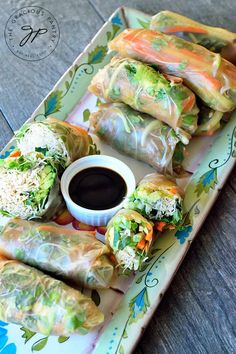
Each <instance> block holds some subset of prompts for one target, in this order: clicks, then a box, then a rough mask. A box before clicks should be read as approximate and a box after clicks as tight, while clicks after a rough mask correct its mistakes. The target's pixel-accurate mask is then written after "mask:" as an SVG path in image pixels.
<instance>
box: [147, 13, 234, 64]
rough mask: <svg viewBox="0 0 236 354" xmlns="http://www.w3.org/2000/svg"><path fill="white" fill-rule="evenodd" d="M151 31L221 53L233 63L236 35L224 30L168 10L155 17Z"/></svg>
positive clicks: (151, 24) (151, 23)
mask: <svg viewBox="0 0 236 354" xmlns="http://www.w3.org/2000/svg"><path fill="white" fill-rule="evenodd" d="M150 29H152V30H154V31H160V32H163V33H166V34H171V35H175V36H177V37H180V38H182V39H185V40H186V41H189V42H193V43H196V44H199V45H202V46H203V47H205V48H207V49H209V50H211V51H212V52H216V53H221V55H222V56H223V58H225V59H227V60H229V61H231V55H230V52H232V54H233V53H234V52H235V49H234V51H233V46H235V41H236V33H232V32H230V31H228V30H226V29H224V28H219V27H211V26H206V25H204V24H202V23H199V22H197V21H194V20H192V19H190V18H188V17H185V16H183V15H180V14H178V13H175V12H171V11H167V10H166V11H161V12H159V13H158V14H156V15H155V16H153V17H152V19H151V22H150ZM232 59H233V58H232ZM232 62H234V63H235V62H236V59H235V58H234V60H233V61H232Z"/></svg>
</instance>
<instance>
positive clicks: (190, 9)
mask: <svg viewBox="0 0 236 354" xmlns="http://www.w3.org/2000/svg"><path fill="white" fill-rule="evenodd" d="M0 5H1V12H0V33H1V36H0V58H1V65H0V124H1V133H0V146H1V147H3V146H4V144H5V143H6V142H7V141H8V140H9V138H10V137H11V136H12V134H13V131H14V130H16V129H18V128H19V127H20V126H21V125H22V123H23V122H24V121H25V120H26V119H27V118H28V117H29V116H30V115H31V113H32V112H33V111H34V110H35V108H36V107H37V106H38V104H39V103H40V102H41V101H42V99H43V98H44V97H45V95H46V94H47V93H48V91H49V90H51V89H52V87H53V85H54V84H55V83H56V81H57V80H58V79H59V78H60V77H61V75H62V74H63V73H64V72H65V70H66V69H67V68H68V66H70V65H71V63H72V62H73V60H74V59H75V58H76V57H77V56H78V54H79V53H80V52H81V51H82V49H83V48H84V47H85V46H86V45H87V44H88V42H89V41H90V40H91V38H92V37H93V36H94V35H95V33H96V32H97V30H98V29H99V28H100V27H101V26H102V24H103V23H104V21H105V20H106V19H107V18H108V17H109V16H110V15H111V13H112V12H113V11H114V10H115V9H116V8H117V7H118V6H121V5H126V6H129V7H134V8H137V9H139V10H143V11H145V12H147V13H150V14H154V13H156V12H158V11H160V10H164V9H169V10H173V11H177V12H181V13H183V14H185V15H188V16H191V17H193V18H194V19H196V20H202V21H203V22H206V23H208V24H211V25H215V26H225V27H228V28H229V29H231V30H232V31H235V32H236V11H235V10H236V3H235V0H224V1H223V0H215V1H214V0H207V1H206V0H198V1H195V0H179V1H173V0H146V1H144V0H129V1H119V0H108V1H104V0H88V1H87V0H68V1H63V0H51V1H46V0H38V1H37V2H32V1H31V2H30V1H26V0H20V1H17V0H5V1H4V0H0ZM29 5H37V6H42V7H44V8H46V9H47V10H49V11H50V12H51V13H52V14H53V15H54V16H55V17H56V19H57V21H58V23H59V27H60V41H59V44H58V46H57V48H56V50H55V51H54V52H53V53H52V54H51V55H49V56H48V57H47V58H45V59H43V60H40V61H37V62H30V61H24V60H21V59H19V58H17V57H16V56H14V55H13V54H12V53H11V51H10V50H9V49H8V47H7V45H6V43H5V40H4V36H3V32H4V27H5V25H6V22H7V20H8V18H9V16H10V15H11V14H12V13H13V12H14V11H15V10H16V9H19V8H21V7H24V6H29ZM235 192H236V169H235V170H234V171H233V172H232V174H231V176H230V177H229V179H228V181H227V183H226V184H225V186H224V188H223V189H222V192H221V194H220V196H219V198H218V200H217V201H216V203H215V205H214V206H213V208H212V210H211V212H210V214H209V216H208V217H207V219H206V221H205V223H204V225H203V226H202V228H201V230H200V231H199V234H198V236H197V238H196V240H195V241H194V242H193V244H192V246H191V249H190V250H189V252H188V254H187V256H186V257H185V260H184V262H183V263H182V265H181V267H180V269H179V271H178V273H177V275H176V276H175V278H174V280H173V282H172V284H171V286H170V287H169V289H168V290H167V292H166V294H165V296H164V298H163V300H162V302H161V304H160V306H159V308H158V309H157V311H156V313H155V315H154V317H153V319H152V320H151V322H150V324H149V326H148V327H147V329H146V331H145V333H144V335H143V337H142V339H141V340H140V342H139V344H138V346H137V348H136V350H135V353H137V354H141V353H143V354H155V353H158V354H162V353H168V354H171V353H174V354H187V353H196V354H200V353H212V354H218V353H219V354H221V353H236V339H235V332H234V330H235V325H236V300H235V293H236V291H235V290H236V289H235V285H236V282H235V274H236V272H235V248H236V247H235V236H236V231H235V230H236V222H235V213H236V202H235ZM66 354H70V353H66ZM78 354H79V352H78ZM101 354H104V353H101Z"/></svg>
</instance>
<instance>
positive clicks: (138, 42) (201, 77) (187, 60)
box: [109, 29, 236, 112]
mask: <svg viewBox="0 0 236 354" xmlns="http://www.w3.org/2000/svg"><path fill="white" fill-rule="evenodd" d="M109 48H110V49H111V50H115V51H117V52H118V53H119V54H120V55H122V56H124V57H126V56H129V57H131V58H134V59H137V60H141V61H144V62H147V63H150V64H154V65H157V66H158V68H159V69H160V70H161V71H162V72H163V73H166V74H170V75H176V76H179V77H180V78H182V79H183V80H184V83H185V84H186V85H187V86H188V87H189V88H190V89H192V90H193V91H194V92H195V93H196V94H197V95H198V96H199V97H200V98H201V99H202V101H204V102H205V104H206V105H207V106H209V107H211V108H212V109H214V110H216V111H220V112H228V111H232V110H233V109H234V108H235V107H236V67H235V66H234V65H233V64H232V63H230V62H228V61H227V60H225V59H223V58H221V56H220V54H216V53H213V52H211V51H209V50H208V49H206V48H204V47H202V46H199V45H197V44H194V43H189V42H187V41H185V40H184V39H181V38H178V37H176V36H169V35H166V34H164V33H161V32H155V31H152V30H149V29H126V30H125V31H123V32H122V33H120V34H119V35H118V36H117V37H116V38H114V39H113V40H112V41H111V42H110V43H109Z"/></svg>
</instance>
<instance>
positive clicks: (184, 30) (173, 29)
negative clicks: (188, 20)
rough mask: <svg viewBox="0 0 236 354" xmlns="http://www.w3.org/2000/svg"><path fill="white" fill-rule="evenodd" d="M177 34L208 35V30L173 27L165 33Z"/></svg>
mask: <svg viewBox="0 0 236 354" xmlns="http://www.w3.org/2000/svg"><path fill="white" fill-rule="evenodd" d="M176 32H192V33H208V32H207V30H205V29H203V28H196V27H191V26H173V27H169V28H166V29H165V33H176Z"/></svg>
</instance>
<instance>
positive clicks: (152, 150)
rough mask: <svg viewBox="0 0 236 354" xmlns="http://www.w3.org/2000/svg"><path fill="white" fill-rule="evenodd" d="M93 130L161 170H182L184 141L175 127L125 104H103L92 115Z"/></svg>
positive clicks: (114, 144) (116, 146)
mask: <svg viewBox="0 0 236 354" xmlns="http://www.w3.org/2000/svg"><path fill="white" fill-rule="evenodd" d="M90 123H91V127H92V128H93V132H94V133H95V134H96V135H98V136H99V138H100V139H102V140H104V141H106V142H107V143H109V144H110V145H111V146H113V147H114V148H116V149H117V150H119V151H120V152H123V153H125V154H127V155H129V156H131V157H133V158H135V159H137V160H141V161H144V162H146V163H148V164H149V165H151V166H152V167H154V168H155V169H156V170H157V171H159V172H161V173H167V174H173V172H176V173H178V172H179V171H180V170H181V163H182V160H183V153H182V151H183V144H182V143H181V142H180V140H179V138H178V137H177V135H176V133H175V131H174V129H172V128H170V127H169V126H168V125H166V124H163V123H162V122H160V121H159V120H157V119H155V118H153V117H151V116H149V115H147V114H144V113H140V112H137V111H135V110H133V109H132V108H130V107H129V106H126V105H125V104H123V103H109V104H104V105H100V106H99V109H98V111H97V112H94V113H92V114H91V115H90Z"/></svg>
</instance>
